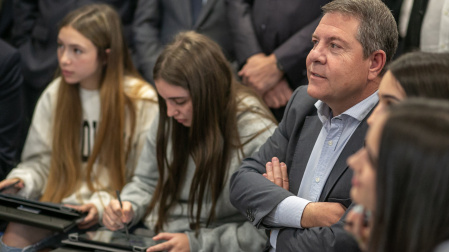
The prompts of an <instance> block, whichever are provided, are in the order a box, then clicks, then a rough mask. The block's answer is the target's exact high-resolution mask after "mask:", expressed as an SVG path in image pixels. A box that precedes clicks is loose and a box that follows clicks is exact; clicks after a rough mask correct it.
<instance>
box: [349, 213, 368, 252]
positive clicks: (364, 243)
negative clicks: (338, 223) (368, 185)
mask: <svg viewBox="0 0 449 252" xmlns="http://www.w3.org/2000/svg"><path fill="white" fill-rule="evenodd" d="M365 217H366V213H365V212H364V210H363V207H361V206H359V205H358V206H355V207H354V208H352V209H351V211H349V213H348V214H347V215H346V218H345V230H346V231H348V232H349V233H351V234H352V235H353V236H354V238H355V239H356V240H357V242H358V244H359V247H360V249H361V250H362V251H366V250H367V249H368V240H369V237H370V232H371V223H370V221H367V220H366V218H365Z"/></svg>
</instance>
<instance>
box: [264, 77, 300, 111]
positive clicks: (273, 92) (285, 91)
mask: <svg viewBox="0 0 449 252" xmlns="http://www.w3.org/2000/svg"><path fill="white" fill-rule="evenodd" d="M292 94H293V91H292V89H291V88H290V86H289V85H288V82H287V80H286V79H285V78H284V79H282V80H281V81H279V82H278V84H276V85H275V86H274V87H273V88H272V89H270V90H268V91H267V92H266V93H265V94H264V96H263V100H264V102H265V104H267V106H268V107H270V108H275V109H276V108H280V107H284V106H285V105H287V102H288V100H290V97H291V96H292Z"/></svg>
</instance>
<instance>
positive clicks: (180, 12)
mask: <svg viewBox="0 0 449 252" xmlns="http://www.w3.org/2000/svg"><path fill="white" fill-rule="evenodd" d="M224 2H225V1H224V0H208V1H207V2H206V4H205V5H204V6H203V8H202V9H201V12H200V15H199V17H198V19H197V20H196V22H195V24H192V13H191V6H190V1H189V0H139V2H138V5H137V9H136V14H135V17H134V23H133V32H134V39H135V53H134V62H135V63H136V65H137V68H138V69H139V71H140V72H141V73H142V75H143V76H144V77H145V79H146V80H147V81H150V82H152V81H153V67H154V64H155V63H156V59H157V57H158V56H159V54H160V53H161V51H162V49H163V48H164V46H165V45H166V44H167V43H169V42H170V41H171V40H172V39H173V37H174V36H175V35H176V34H178V33H179V32H181V31H187V30H195V31H196V32H198V33H201V34H204V35H206V36H208V37H209V38H211V39H212V40H214V41H215V42H217V43H218V44H219V45H220V46H221V48H222V49H223V52H224V54H225V55H226V57H227V58H228V59H229V60H230V61H232V60H233V58H234V49H233V45H232V41H231V36H230V32H229V25H228V22H227V19H226V6H225V3H224Z"/></svg>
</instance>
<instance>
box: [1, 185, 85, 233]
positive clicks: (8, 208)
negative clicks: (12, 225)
mask: <svg viewBox="0 0 449 252" xmlns="http://www.w3.org/2000/svg"><path fill="white" fill-rule="evenodd" d="M86 214H87V213H83V212H80V211H78V210H76V209H73V208H70V207H66V206H63V205H62V204H55V203H49V202H40V201H37V200H29V199H25V198H22V197H19V196H15V195H10V194H0V219H3V220H6V221H14V222H19V223H23V224H27V225H30V226H38V227H42V228H45V229H50V230H55V231H60V232H67V231H69V230H70V229H71V228H73V227H74V226H75V225H76V224H78V223H79V222H81V221H82V220H83V219H84V217H85V216H86Z"/></svg>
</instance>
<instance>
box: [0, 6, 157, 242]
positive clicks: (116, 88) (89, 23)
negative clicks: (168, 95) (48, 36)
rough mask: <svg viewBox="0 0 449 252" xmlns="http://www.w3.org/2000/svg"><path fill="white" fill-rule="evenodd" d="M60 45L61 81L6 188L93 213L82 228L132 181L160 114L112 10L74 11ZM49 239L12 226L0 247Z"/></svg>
mask: <svg viewBox="0 0 449 252" xmlns="http://www.w3.org/2000/svg"><path fill="white" fill-rule="evenodd" d="M58 44H59V46H58V49H57V50H58V60H59V67H60V70H61V76H60V77H58V78H56V79H55V80H54V81H53V82H52V83H50V85H49V86H48V88H47V89H46V90H45V92H44V93H43V95H42V96H41V98H40V100H39V102H38V105H37V109H36V112H35V114H34V118H33V122H32V125H31V128H30V132H29V134H28V138H27V141H26V144H25V148H24V153H23V156H22V160H23V162H22V163H20V164H19V165H18V167H17V168H15V169H13V170H12V171H11V173H10V174H9V175H8V177H7V179H6V180H4V181H2V182H1V183H0V188H3V187H5V186H8V185H10V184H12V183H14V182H15V181H17V180H20V183H18V184H17V185H16V186H15V188H14V189H13V190H10V192H17V193H18V194H19V195H21V196H25V197H27V198H32V199H40V200H42V201H51V202H62V203H64V204H70V205H72V207H73V208H76V209H78V210H81V211H84V212H88V215H87V216H86V217H85V219H84V221H82V222H81V223H79V225H78V227H79V228H81V229H86V228H89V227H91V226H93V225H94V224H96V223H98V221H99V218H100V217H101V215H102V209H103V207H104V206H106V205H107V204H108V203H109V201H110V200H111V199H112V198H115V190H120V189H121V188H122V187H123V186H124V185H125V184H126V182H128V181H129V180H130V178H131V177H132V175H133V172H134V168H135V166H136V164H137V157H138V156H139V154H140V152H141V149H142V146H143V143H144V137H143V136H144V135H145V132H146V131H147V130H148V128H149V126H150V125H151V123H152V120H153V119H154V118H155V115H156V114H157V111H158V108H157V96H156V92H155V90H154V89H153V88H152V87H151V86H150V85H149V84H148V83H146V82H144V81H143V80H142V79H141V78H140V77H138V74H137V73H136V70H135V69H134V67H133V65H132V62H131V59H130V56H129V54H128V49H127V47H126V45H125V42H124V40H123V37H122V30H121V24H120V19H119V17H118V15H117V13H116V12H115V11H114V10H113V9H112V8H111V7H109V6H107V5H104V4H99V5H89V6H86V7H82V8H80V9H77V10H75V11H73V12H71V13H69V14H68V15H67V16H66V17H65V18H64V20H63V21H62V23H61V25H60V29H59V35H58ZM50 234H51V231H49V230H41V229H38V228H35V227H29V226H26V225H22V224H17V223H10V224H9V225H8V227H7V229H6V231H5V234H4V236H3V237H2V241H3V242H2V244H1V246H2V247H1V249H2V251H3V249H7V247H6V246H10V247H17V248H23V247H26V246H28V245H30V244H35V243H36V242H38V241H41V240H42V239H43V238H44V237H48V236H50ZM32 248H35V249H38V247H32Z"/></svg>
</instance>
